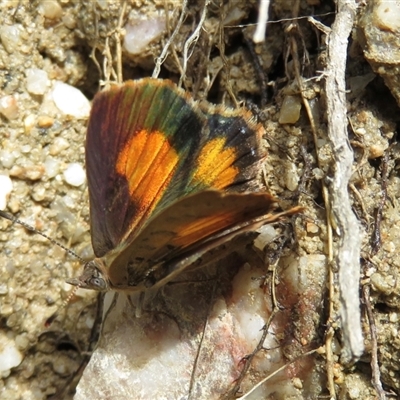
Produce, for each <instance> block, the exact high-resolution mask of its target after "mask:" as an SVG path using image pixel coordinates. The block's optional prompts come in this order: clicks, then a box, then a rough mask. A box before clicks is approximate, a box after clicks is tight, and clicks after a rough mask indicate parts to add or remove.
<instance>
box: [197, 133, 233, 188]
mask: <svg viewBox="0 0 400 400" xmlns="http://www.w3.org/2000/svg"><path fill="white" fill-rule="evenodd" d="M225 141H226V139H225V138H215V139H213V140H211V141H210V142H208V143H206V145H205V146H204V147H203V148H202V149H201V152H200V155H199V157H198V159H197V169H196V172H195V173H194V176H193V180H194V181H197V182H200V183H202V184H204V185H206V186H208V187H211V188H213V189H223V188H225V187H227V186H229V185H230V184H232V183H233V182H234V180H235V178H236V176H237V175H238V173H239V170H238V168H236V167H234V166H233V165H232V164H233V163H234V162H235V159H236V152H235V149H234V148H226V149H224V146H225Z"/></svg>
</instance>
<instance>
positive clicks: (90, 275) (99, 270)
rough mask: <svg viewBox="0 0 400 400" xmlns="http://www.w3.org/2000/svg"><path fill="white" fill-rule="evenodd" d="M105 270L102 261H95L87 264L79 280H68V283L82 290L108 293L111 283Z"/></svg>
mask: <svg viewBox="0 0 400 400" xmlns="http://www.w3.org/2000/svg"><path fill="white" fill-rule="evenodd" d="M103 270H104V266H103V262H102V261H101V260H100V259H94V260H92V261H89V262H87V263H86V264H85V266H84V268H83V272H82V275H81V276H80V277H79V278H73V279H68V280H67V283H69V284H70V285H74V286H78V287H80V288H82V289H92V290H97V291H99V292H105V291H108V290H110V283H109V281H108V279H107V277H106V276H107V274H105V273H104V272H103Z"/></svg>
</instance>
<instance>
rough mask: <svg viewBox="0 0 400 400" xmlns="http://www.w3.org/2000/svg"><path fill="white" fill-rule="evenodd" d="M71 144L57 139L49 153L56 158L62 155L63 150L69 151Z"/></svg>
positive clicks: (62, 139)
mask: <svg viewBox="0 0 400 400" xmlns="http://www.w3.org/2000/svg"><path fill="white" fill-rule="evenodd" d="M68 147H69V143H68V141H67V140H66V139H64V138H62V137H56V138H55V139H54V141H53V143H52V144H51V145H50V148H49V153H50V155H52V156H56V155H57V154H59V153H61V152H62V151H63V150H65V149H68Z"/></svg>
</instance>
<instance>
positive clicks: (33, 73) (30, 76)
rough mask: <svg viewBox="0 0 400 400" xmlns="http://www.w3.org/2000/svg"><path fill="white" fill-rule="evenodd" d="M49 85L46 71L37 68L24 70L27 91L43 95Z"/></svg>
mask: <svg viewBox="0 0 400 400" xmlns="http://www.w3.org/2000/svg"><path fill="white" fill-rule="evenodd" d="M48 85H49V78H48V76H47V72H46V71H44V70H42V69H39V68H29V69H27V70H26V90H27V91H28V92H29V93H32V94H37V95H43V94H45V93H46V91H47V88H48Z"/></svg>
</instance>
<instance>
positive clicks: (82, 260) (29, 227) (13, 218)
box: [0, 210, 85, 263]
mask: <svg viewBox="0 0 400 400" xmlns="http://www.w3.org/2000/svg"><path fill="white" fill-rule="evenodd" d="M0 216H1V217H3V218H5V219H8V220H9V221H11V222H13V223H16V224H19V225H22V226H23V227H24V228H26V229H28V231H31V232H34V233H37V234H38V235H40V236H43V237H44V238H46V239H47V240H48V241H50V243H53V244H55V245H56V246H58V247H61V248H62V249H63V250H65V251H66V252H67V253H68V254H70V255H71V256H73V257H75V258H77V259H78V260H79V261H81V262H82V263H85V260H84V259H83V258H81V257H79V256H78V255H77V254H76V253H75V252H73V251H72V250H71V249H69V248H68V247H66V246H64V245H63V244H61V243H60V242H57V240H54V239H53V238H51V237H50V236H47V235H46V234H45V233H43V232H40V231H38V230H37V229H35V228H34V227H33V226H31V225H29V224H27V223H26V222H24V221H21V220H20V219H18V218H16V217H14V216H13V215H11V214H8V213H6V212H4V211H2V210H0Z"/></svg>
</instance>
